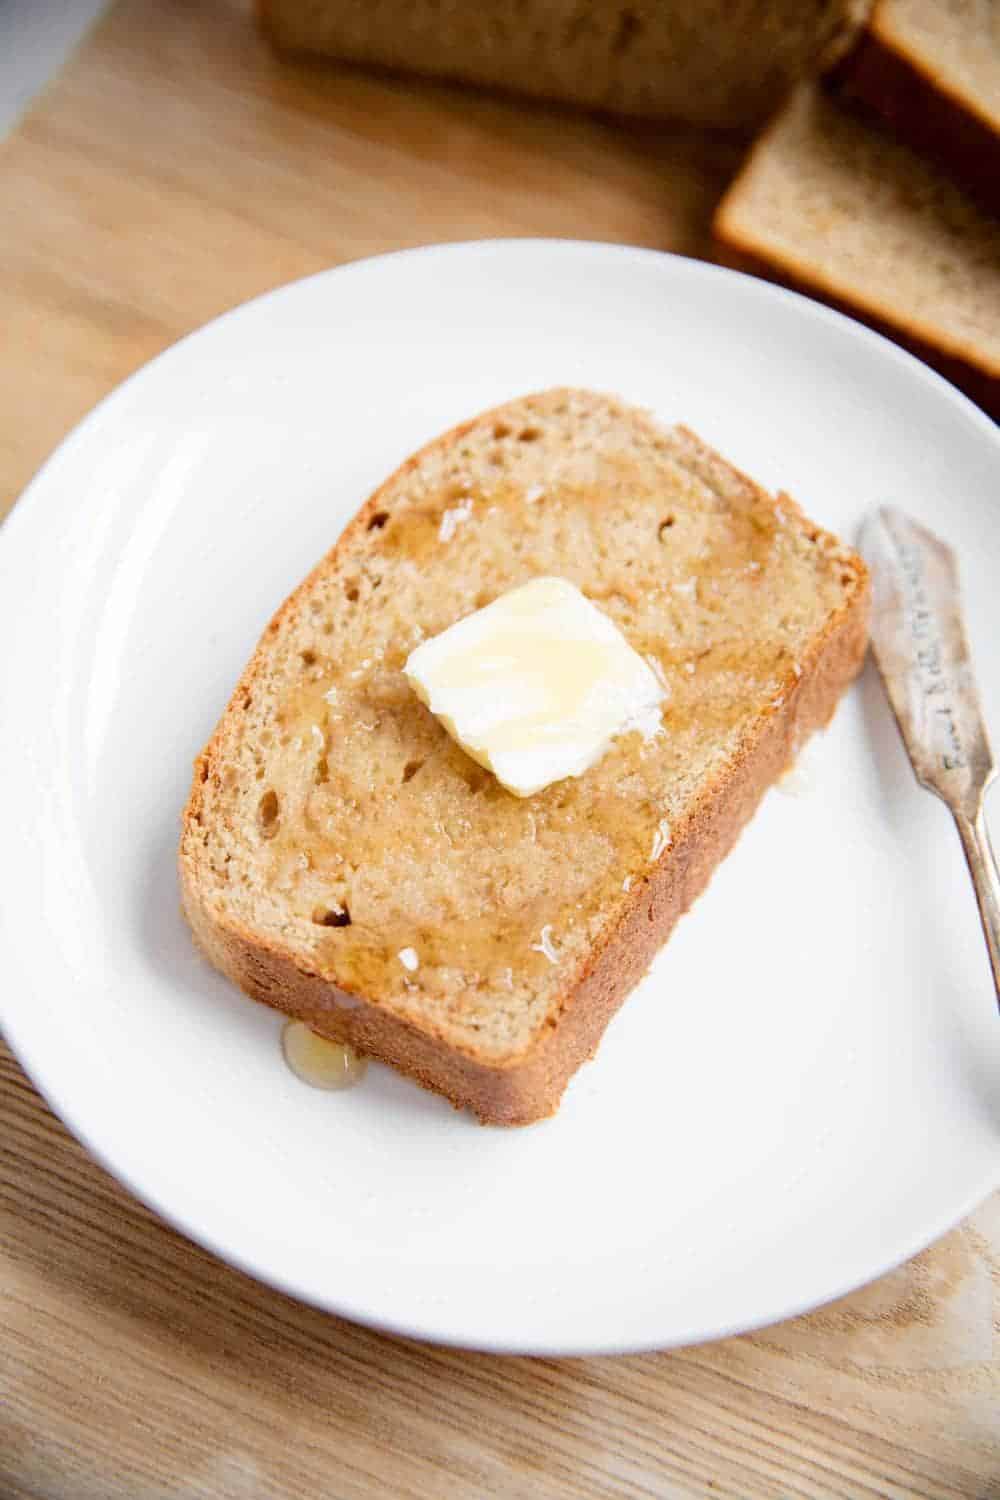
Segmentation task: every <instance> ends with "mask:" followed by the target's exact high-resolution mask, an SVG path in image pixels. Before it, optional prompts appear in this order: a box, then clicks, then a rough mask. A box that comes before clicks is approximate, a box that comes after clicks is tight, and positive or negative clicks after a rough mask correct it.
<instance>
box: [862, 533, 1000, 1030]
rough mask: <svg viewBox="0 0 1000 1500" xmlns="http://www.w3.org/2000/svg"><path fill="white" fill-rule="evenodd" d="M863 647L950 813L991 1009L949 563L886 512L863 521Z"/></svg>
mask: <svg viewBox="0 0 1000 1500" xmlns="http://www.w3.org/2000/svg"><path fill="white" fill-rule="evenodd" d="M861 551H862V553H863V555H864V558H865V561H866V562H867V564H868V566H869V568H870V569H871V574H872V619H871V642H872V651H873V653H874V656H875V661H876V663H877V664H878V669H879V672H880V673H881V674H882V680H883V682H884V683H885V687H886V691H887V693H888V695H889V702H890V703H891V705H892V711H893V714H894V715H895V718H896V723H897V724H898V725H899V729H900V733H901V734H902V736H903V740H904V743H905V745H906V749H907V752H908V754H909V757H910V762H911V764H912V766H913V770H914V772H915V774H916V778H917V780H918V781H919V782H920V784H921V786H924V787H926V788H927V790H928V791H930V792H935V793H936V794H937V796H939V797H940V798H941V800H942V802H944V803H945V804H946V806H948V807H949V808H950V809H951V812H952V815H953V816H954V819H955V822H956V823H957V825H958V831H959V834H960V836H961V839H962V848H963V849H964V850H965V858H966V861H967V863H968V866H969V873H970V874H971V876H972V883H973V885H974V886H975V890H976V900H977V902H978V904H979V915H980V917H981V918H982V923H983V932H984V933H985V935H986V946H987V948H988V949H989V955H990V963H991V964H992V966H993V982H994V984H995V985H996V991H997V1004H998V1006H1000V877H998V875H997V863H996V857H995V855H994V853H993V849H992V847H991V844H990V837H989V833H988V831H987V828H986V821H985V818H984V816H983V795H984V793H985V791H986V788H987V787H988V786H989V784H990V782H991V781H992V780H993V777H994V775H995V773H996V767H995V765H994V761H993V755H992V752H991V751H990V745H989V740H988V738H987V735H986V725H985V723H984V722H983V713H982V709H981V707H980V704H979V696H978V693H977V691H976V683H975V678H974V676H973V672H972V662H971V659H970V657H969V647H968V643H967V642H966V639H965V631H964V629H963V627H962V613H961V607H960V602H959V587H958V565H957V563H956V561H955V555H954V553H953V552H952V551H951V549H950V548H949V547H947V546H946V545H945V543H944V542H942V541H941V540H940V539H939V538H938V537H936V536H935V535H934V534H933V532H930V531H927V530H926V529H925V528H924V527H923V526H918V525H917V523H916V522H915V521H912V520H910V518H909V517H908V516H906V515H904V514H903V513H902V511H898V510H894V509H892V508H891V507H883V509H881V510H879V511H877V512H876V513H875V514H874V515H872V516H870V517H869V518H868V520H867V521H866V522H865V524H864V526H863V527H862V531H861Z"/></svg>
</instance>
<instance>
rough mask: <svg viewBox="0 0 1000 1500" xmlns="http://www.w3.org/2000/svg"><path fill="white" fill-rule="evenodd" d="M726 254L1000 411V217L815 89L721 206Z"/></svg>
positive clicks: (718, 232)
mask: <svg viewBox="0 0 1000 1500" xmlns="http://www.w3.org/2000/svg"><path fill="white" fill-rule="evenodd" d="M713 232H714V235H715V238H716V244H717V247H718V255H719V258H720V259H721V260H723V261H725V262H726V264H728V265H733V266H736V267H737V268H738V269H743V270H749V271H754V272H757V273H759V274H763V275H765V276H770V277H773V278H774V279H777V280H781V281H783V282H786V283H788V284H789V285H792V286H794V287H797V288H799V289H800V290H803V291H806V292H810V293H813V294H814V295H818V296H820V297H822V298H823V299H824V300H825V301H827V302H831V303H832V304H833V305H834V306H836V307H839V308H841V309H842V310H844V311H846V312H849V313H851V314H852V315H853V316H855V317H858V318H861V319H863V320H864V321H865V322H867V323H869V324H871V325H872V326H874V327H875V328H877V329H879V330H880V331H881V332H885V333H888V334H889V335H890V336H891V337H893V338H895V339H896V340H897V342H899V343H901V344H903V345H904V346H906V347H907V348H909V349H911V350H912V351H913V352H914V353H916V354H917V355H918V356H919V357H920V358H922V359H925V360H926V361H927V362H928V363H929V364H933V365H934V366H935V367H936V368H938V369H939V370H941V372H942V373H943V374H944V375H946V376H947V377H948V379H950V380H952V381H954V383H955V384H956V385H958V386H960V387H961V388H962V389H963V390H965V391H966V392H967V393H968V394H969V395H970V396H971V397H972V398H973V400H975V401H978V402H979V403H980V405H981V406H982V407H983V408H984V409H985V410H986V411H988V412H990V413H991V414H992V415H993V416H1000V221H997V220H996V219H993V218H991V217H990V216H989V215H988V214H986V213H984V212H983V211H982V210H980V209H979V208H978V207H977V205H976V204H975V203H973V202H972V201H971V199H969V198H967V197H966V196H965V195H964V194H963V193H962V192H961V191H960V190H959V189H958V188H957V187H955V186H954V184H953V183H952V182H950V181H949V180H948V179H947V178H946V177H945V176H944V175H943V174H942V173H941V172H940V171H938V170H937V169H936V168H933V167H931V166H929V165H928V164H927V163H926V162H924V161H923V160H921V159H920V158H919V157H918V156H916V155H915V154H914V153H913V152H912V151H910V150H908V149H907V147H905V146H903V145H900V144H899V142H897V141H894V140H892V139H891V138H890V137H889V136H888V135H887V134H885V133H884V132H883V131H881V130H877V129H875V128H874V127H872V126H870V125H868V124H866V123H865V122H864V121H863V120H859V119H856V118H854V116H852V115H851V114H849V113H847V112H846V111H845V110H844V109H843V108H841V107H839V106H838V105H837V104H836V103H835V102H834V101H833V100H832V99H830V98H828V97H827V96H826V94H825V93H824V92H823V91H822V90H820V89H818V88H816V87H815V86H813V85H804V86H803V87H802V88H800V89H799V90H797V92H796V94H795V97H794V98H793V99H792V100H791V101H790V103H789V105H788V107H787V108H786V109H785V110H784V111H783V112H782V113H781V114H780V115H779V116H778V118H777V119H776V120H775V121H774V123H773V124H772V125H771V126H770V128H769V129H768V130H767V131H765V133H764V134H763V135H762V136H761V138H760V140H759V141H758V142H757V144H756V145H755V146H754V148H753V150H752V151H751V152H750V155H749V157H748V159H747V161H746V164H745V165H744V167H743V169H742V171H741V172H740V174H739V176H738V177H737V179H736V181H735V182H734V183H733V185H732V186H731V187H730V189H729V191H728V192H727V194H726V196H725V197H724V198H723V200H722V203H721V204H720V205H719V208H718V210H717V211H716V215H715V222H714V224H713Z"/></svg>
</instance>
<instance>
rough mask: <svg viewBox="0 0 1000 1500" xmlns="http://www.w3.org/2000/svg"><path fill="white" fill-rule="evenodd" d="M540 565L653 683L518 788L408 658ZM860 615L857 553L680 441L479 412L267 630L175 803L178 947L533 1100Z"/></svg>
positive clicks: (498, 1110) (402, 1064) (544, 398)
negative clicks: (462, 745) (420, 682)
mask: <svg viewBox="0 0 1000 1500" xmlns="http://www.w3.org/2000/svg"><path fill="white" fill-rule="evenodd" d="M542 574H559V575H562V576H564V577H566V578H568V579H569V580H570V581H571V582H573V583H575V584H576V585H577V586H578V587H579V588H581V589H582V590H583V591H584V592H585V593H586V594H587V595H588V596H589V597H590V598H591V599H592V600H593V601H595V602H596V603H597V604H598V605H599V606H600V608H601V609H603V610H605V611H606V612H607V613H608V615H609V616H610V617H611V618H612V619H613V620H614V621H615V623H616V624H617V625H618V626H619V628H620V629H621V630H622V631H623V632H624V634H625V636H626V637H627V638H628V640H629V641H630V642H631V643H632V644H633V645H634V646H635V647H636V648H637V649H638V650H639V651H641V652H643V653H644V654H645V655H647V657H649V658H651V659H652V660H653V661H654V662H655V663H656V668H657V670H658V671H659V672H660V673H661V674H662V676H663V679H664V680H665V682H666V684H667V685H668V689H669V698H668V701H667V704H666V707H665V711H664V719H663V732H662V733H661V734H659V735H658V736H656V737H655V738H654V739H652V740H649V741H647V740H644V739H643V737H642V735H641V734H639V733H638V732H636V733H630V734H625V735H623V736H622V737H620V738H619V739H618V740H617V741H616V742H615V743H614V744H613V746H612V748H611V749H610V750H609V751H608V752H607V753H606V754H605V756H604V757H603V758H602V760H601V761H599V762H598V764H597V765H595V766H593V767H592V768H591V769H590V770H589V771H587V772H586V773H585V774H584V775H582V776H581V777H580V778H579V779H574V780H565V781H561V782H557V783H555V784H554V785H551V786H549V787H547V788H546V789H545V790H543V791H541V792H539V793H537V794H536V795H534V796H532V797H527V798H518V797H515V796H512V795H511V794H510V793H509V792H507V791H505V790H504V789H503V788H502V787H501V786H500V785H499V784H498V783H497V782H496V781H495V780H494V778H493V777H492V776H491V775H490V773H489V772H488V771H485V770H484V769H483V768H482V767H480V766H479V765H477V764H476V763H475V762H474V761H472V760H471V759H470V758H469V757H468V756H467V755H465V754H464V753H463V751H462V750H460V749H459V747H458V746H457V745H456V744H455V743H454V742H453V741H452V740H451V738H449V736H448V735H447V734H446V732H445V731H444V729H443V728H442V727H441V726H440V724H439V723H438V722H437V720H436V719H435V718H434V717H433V716H432V715H431V713H430V712H429V711H428V710H427V709H426V708H425V707H424V705H423V704H422V703H421V702H420V701H419V700H418V699H417V697H416V696H415V695H414V693H413V692H412V691H411V690H410V688H409V687H408V686H407V683H406V681H405V679H404V677H403V672H402V667H403V663H404V661H405V659H406V657H407V655H408V653H409V652H410V650H411V649H412V648H413V646H414V645H415V644H416V643H417V642H418V641H419V640H421V639H423V638H424V637H426V636H428V635H432V634H436V633H437V632H438V631H440V630H442V629H444V628H445V627H446V626H448V625H450V624H452V623H453V622H454V621H455V620H457V619H459V618H460V617H462V616H464V615H466V614H468V613H469V612H471V611H472V610H474V609H476V608H478V607H480V606H482V605H483V604H485V603H487V602H488V601H490V600H492V599H493V598H495V597H496V596H497V595H499V594H500V593H502V592H504V591H505V590H507V589H509V588H511V587H512V586H514V585H515V584H520V583H524V582H525V581H527V580H528V579H530V578H532V577H535V576H538V575H542ZM867 598H868V585H867V575H866V572H865V568H864V564H863V563H862V562H861V560H860V558H859V557H858V556H857V555H856V554H855V553H854V552H853V551H851V550H850V549H849V548H847V547H845V546H843V545H842V544H841V543H840V542H838V541H837V540H836V538H835V537H833V536H830V535H829V534H828V533H826V532H824V531H821V530H820V529H819V528H818V527H817V526H815V525H814V524H813V523H812V522H810V521H808V520H807V519H806V518H805V517H804V516H803V515H802V513H801V512H800V511H799V509H798V507H797V506H796V505H795V503H794V502H793V501H791V500H790V499H788V498H787V497H786V496H779V497H778V498H777V499H775V498H773V497H772V496H770V495H768V494H766V493H765V492H764V491H763V490H761V489H760V488H759V487H758V486H757V485H755V484H753V483H752V482H751V481H750V480H749V479H747V478H745V477H744V476H743V475H742V474H739V473H737V472H736V470H734V469H733V468H731V467H730V466H729V465H728V464H727V463H726V462H725V461H724V460H723V459H721V458H720V457H719V456H718V455H717V454H715V453H713V452H712V451H711V449H709V448H707V447H706V446H705V445H704V444H703V443H702V442H700V441H699V440H698V438H696V437H695V436H694V435H693V434H692V433H690V432H688V431H686V430H685V429H683V428H675V429H673V430H672V431H664V430H662V429H661V428H659V427H658V426H656V425H655V424H654V423H653V422H652V421H651V420H650V419H649V418H647V417H646V416H645V415H644V414H643V413H641V412H639V411H636V410H634V409H632V408H629V407H626V406H623V405H621V404H620V403H619V402H617V401H615V400H612V399H610V398H607V397H604V396H600V395H595V394H592V393H589V392H585V391H574V390H555V391H549V392H545V393H543V394H541V395H535V396H529V397H526V398H524V399H522V400H518V401H513V402H511V403H510V404H509V405H507V406H503V407H500V408H498V409H497V410H495V411H492V412H487V413H485V414H484V415H482V416H479V417H477V418H475V419H474V420H473V421H471V422H469V423H467V424H466V425H464V426H462V427H459V428H457V429H456V430H454V431H453V432H450V433H448V434H446V435H445V436H443V437H441V438H438V439H437V440H436V441H435V442H433V443H431V444H430V445H429V446H428V447H426V448H424V449H423V450H422V451H421V452H419V453H417V454H416V455H415V456H414V457H412V458H410V459H409V460H408V461H407V462H406V463H404V464H403V466H402V467H401V468H400V469H399V470H398V471H397V472H396V473H395V474H394V475H392V477H391V478H390V479H388V480H387V481H386V482H385V484H384V485H382V487H381V488H380V489H379V490H377V491H376V493H375V494H374V495H373V496H372V498H371V499H370V500H369V501H368V503H367V504H366V505H365V506H364V507H363V508H362V510H361V511H360V513H359V514H358V515H357V516H356V517H355V519H354V520H353V521H352V522H351V523H350V525H349V526H348V527H347V529H346V530H345V532H344V533H343V535H342V536H341V538H340V540H339V541H338V542H337V544H336V546H335V547H334V548H333V550H332V551H331V552H330V553H329V554H328V555H327V556H326V557H325V558H324V559H323V561H322V562H321V563H320V564H319V566H318V567H317V568H316V569H315V571H314V572H313V573H312V574H310V576H309V577H308V578H307V579H306V580H305V582H304V583H303V584H302V585H301V587H300V588H298V589H297V590H296V592H295V593H294V594H293V595H292V596H291V597H290V598H289V599H288V600H287V601H286V603H285V604H284V605H283V606H282V607H281V609H280V610H279V611H278V613H277V614H276V615H275V617H274V619H273V620H272V621H271V623H270V625H269V626H268V627H267V630H266V631H265V633H264V636H263V638H262V640H261V642H260V644H259V646H258V648H257V651H256V654H255V655H254V657H253V659H252V661H251V662H250V664H249V666H248V667H247V669H246V671H245V672H244V674H243V677H242V678H241V680H240V682H239V685H238V687H237V689H236V692H235V693H234V695H233V697H232V700H231V701H230V704H229V706H228V708H227V709H226V711H225V713H224V715H223V717H222V720H221V722H220V724H219V726H218V728H217V730H216V732H215V734H214V735H213V736H212V738H211V740H210V741H209V743H208V745H207V746H206V748H205V750H204V751H203V752H202V754H201V755H200V756H199V758H198V761H197V763H196V766H195V774H194V782H193V786H192V791H191V797H190V800H189V802H188V806H187V809H186V812H185V814H184V826H183V836H182V840H181V848H180V876H181V886H182V891H183V901H184V907H185V910H186V912H187V915H188V917H189V919H190V922H191V925H192V927H193V929H194V932H195V936H196V938H197V940H198V942H199V943H200V945H201V947H202V948H203V949H204V951H205V953H206V954H207V955H208V957H209V958H210V959H211V960H212V962H213V963H215V964H216V965H217V966H218V967H219V968H220V969H222V970H223V971H224V972H225V973H226V974H228V975H229V976H230V977H231V978H232V979H234V980H235V981H236V983H237V984H239V985H241V986H242V988H243V989H244V990H246V991H247V993H248V994H250V995H253V996H254V997H255V998H257V999H259V1000H263V1001H265V1002H267V1003H268V1004H269V1005H273V1006H276V1007H277V1008H279V1009H280V1010H283V1011H286V1012H287V1013H288V1014H289V1015H291V1016H296V1017H299V1018H300V1019H302V1020H304V1021H306V1022H307V1023H308V1024H309V1025H310V1026H312V1027H314V1028H315V1029H316V1030H317V1031H318V1032H321V1033H323V1034H324V1035H327V1036H330V1037H333V1038H335V1039H338V1040H342V1041H347V1042H350V1043H352V1044H353V1045H354V1046H356V1047H357V1048H359V1049H360V1050H361V1051H363V1052H365V1053H367V1054H369V1055H371V1056H373V1057H376V1058H381V1059H382V1060H384V1061H385V1062H388V1063H391V1064H392V1065H393V1066H395V1067H397V1068H399V1069H401V1070H402V1071H403V1072H404V1073H407V1074H409V1075H410V1076H411V1077H413V1078H415V1079H417V1080H418V1081H419V1082H420V1083H422V1084H424V1085H426V1086H427V1087H429V1088H432V1089H436V1090H437V1091H439V1092H440V1093H442V1094H445V1095H446V1096H447V1097H448V1098H449V1099H451V1100H452V1101H453V1103H455V1104H456V1105H458V1106H468V1107H469V1108H471V1109H472V1110H474V1111H475V1112H476V1114H478V1115H479V1117H480V1118H481V1119H482V1120H484V1121H488V1122H493V1123H504V1124H523V1123H527V1122H530V1121H532V1120H536V1119H539V1118H541V1117H543V1116H545V1115H548V1114H551V1113H552V1112H553V1111H554V1110H555V1109H556V1107H557V1105H558V1103H559V1099H560V1096H561V1094H562V1092H563V1089H564V1087H565V1085H566V1083H567V1080H568V1079H569V1077H570V1076H571V1074H572V1073H573V1072H574V1070H575V1069H576V1068H577V1067H578V1066H579V1065H580V1063H582V1062H583V1061H584V1060H585V1059H586V1058H587V1057H588V1056H590V1055H591V1054H592V1052H593V1051H594V1049H595V1047H596V1046H597V1043H598V1041H599V1039H600V1037H601V1034H602V1032H603V1030H604V1028H605V1026H606V1025H607V1023H608V1021H609V1019H610V1017H611V1015H612V1014H613V1012H614V1011H615V1009H616V1008H617V1006H618V1005H619V1004H620V1003H621V1001H622V999H623V998H624V996H625V995H626V993H627V992H628V990H629V989H630V988H631V987H632V986H633V985H634V984H635V983H636V981H637V980H638V979H639V978H640V976H641V975H642V974H643V973H644V972H645V970H646V968H647V966H648V964H649V962H650V960H651V959H652V957H653V955H654V953H655V952H656V950H657V948H658V947H659V946H660V944H661V943H662V942H663V941H664V940H665V938H666V937H667V935H668V934H669V932H670V929H671V928H672V926H673V924H674V922H675V921H676V919H677V917H678V916H679V915H680V914H681V913H682V912H683V911H685V910H686V909H687V907H688V906H689V905H690V904H691V902H692V901H693V900H694V898H695V897H696V896H697V895H698V893H699V892H700V891H701V890H702V888H703V887H704V885H705V884H706V882H707V881H708V879H709V877H710V875H711V873H712V870H713V869H714V867H715V866H716V864H717V863H718V862H719V860H720V859H721V858H722V856H723V855H724V854H725V853H726V852H727V850H728V849H729V848H730V846H731V845H732V844H733V842H734V840H735V839H736V837H737V835H738V833H739V831H740V829H741V828H742V826H743V825H744V823H745V822H746V821H747V819H748V818H749V817H750V815H751V813H752V812H753V810H754V808H755V806H756V805H757V802H758V801H759V799H760V797H761V796H762V794H763V792H764V791H765V790H766V788H767V787H768V786H769V785H770V784H771V783H772V782H773V781H774V780H775V779H776V778H777V777H778V776H779V775H780V774H781V773H782V772H783V771H784V770H785V769H786V768H787V767H788V765H789V763H790V762H791V761H792V759H793V758H794V755H795V753H796V750H797V748H798V747H799V745H800V744H801V743H802V741H803V739H804V737H805V736H806V735H808V734H809V733H810V731H811V730H813V729H815V728H816V727H817V726H819V725H822V724H824V723H825V722H826V721H827V720H828V719H829V717H830V715H831V713H832V712H833V709H834V707H835V705H836V703H837V700H838V698H839V696H840V694H841V693H842V692H843V690H844V688H845V687H846V685H847V684H848V682H849V681H850V679H851V678H852V677H853V675H854V674H855V672H856V671H857V670H858V667H859V665H860V663H861V660H862V656H863V653H864V648H865V641H866V617H867ZM407 950H409V951H407ZM403 953H405V954H406V957H405V959H401V958H400V955H401V954H403ZM414 957H415V958H416V959H417V966H416V967H414Z"/></svg>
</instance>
